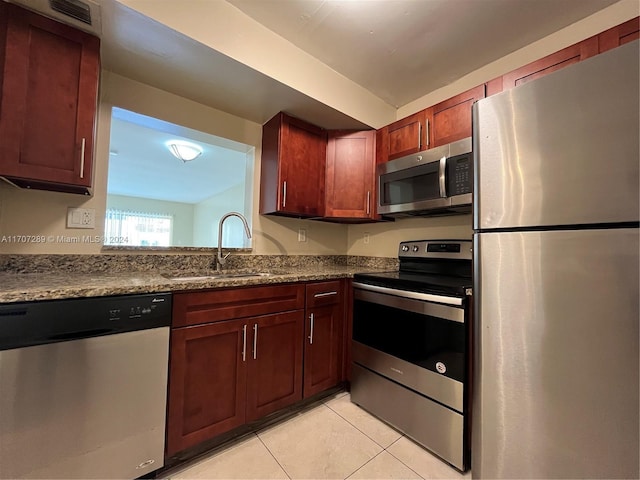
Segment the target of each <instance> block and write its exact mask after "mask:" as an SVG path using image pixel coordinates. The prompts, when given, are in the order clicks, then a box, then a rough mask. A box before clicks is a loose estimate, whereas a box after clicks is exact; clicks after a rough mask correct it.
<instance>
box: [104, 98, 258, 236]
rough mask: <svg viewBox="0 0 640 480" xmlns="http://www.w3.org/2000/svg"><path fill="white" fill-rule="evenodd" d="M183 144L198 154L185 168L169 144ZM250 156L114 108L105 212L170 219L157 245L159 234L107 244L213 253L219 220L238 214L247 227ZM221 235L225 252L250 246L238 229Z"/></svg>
mask: <svg viewBox="0 0 640 480" xmlns="http://www.w3.org/2000/svg"><path fill="white" fill-rule="evenodd" d="M183 142H189V143H192V144H197V146H198V149H199V151H201V154H200V155H198V156H197V157H196V158H194V159H193V160H191V161H184V160H181V159H178V158H176V156H174V153H172V149H171V148H170V147H169V145H170V144H172V143H183ZM254 155H255V148H254V147H253V146H251V145H247V144H243V143H238V142H235V141H232V140H228V139H225V138H222V137H217V136H215V135H212V134H209V133H204V132H199V131H196V130H192V129H190V128H187V127H183V126H180V125H176V124H172V123H169V122H166V121H163V120H160V119H157V118H153V117H148V116H145V115H142V114H139V113H135V112H131V111H128V110H124V109H122V108H118V107H113V108H112V113H111V139H110V144H109V171H108V178H107V205H106V206H107V210H117V211H123V212H127V213H129V214H132V213H133V212H146V213H149V214H150V213H152V212H155V213H159V212H161V213H162V214H164V218H171V219H172V220H171V227H170V233H167V234H166V236H161V237H162V239H160V238H159V237H160V235H159V234H158V236H145V237H144V238H142V237H140V238H138V239H137V240H136V239H131V238H127V239H126V240H127V241H128V242H134V243H124V242H123V240H125V238H123V239H120V238H118V235H117V234H116V236H115V237H114V239H115V240H117V242H114V241H111V239H110V238H108V237H109V233H108V232H107V235H105V237H106V238H105V240H106V241H105V245H107V246H118V245H132V246H134V245H135V246H136V247H143V248H144V247H154V246H167V247H178V248H180V247H202V248H215V247H216V246H217V244H218V230H217V226H218V222H219V221H220V218H222V216H223V215H224V214H226V213H228V212H240V213H242V214H243V215H244V216H245V217H246V218H247V219H248V220H249V222H251V206H252V203H253V200H252V197H253V164H254ZM162 216H163V215H159V216H157V217H155V218H156V221H159V220H158V219H159V218H160V217H162ZM106 222H107V225H108V223H109V222H110V220H109V218H108V217H107V219H106ZM139 228H143V227H139ZM149 228H150V227H149ZM162 228H165V227H162ZM116 232H117V231H116ZM156 233H158V232H156ZM224 233H225V237H224V238H223V239H222V240H223V245H222V246H223V247H225V248H250V247H251V241H250V240H248V239H246V238H245V235H244V229H243V226H242V222H240V221H237V222H234V221H231V222H229V224H228V225H225V232H224ZM166 238H168V239H169V242H170V243H164V242H165V239H166ZM155 242H157V243H155Z"/></svg>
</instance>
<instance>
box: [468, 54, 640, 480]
mask: <svg viewBox="0 0 640 480" xmlns="http://www.w3.org/2000/svg"><path fill="white" fill-rule="evenodd" d="M639 58H640V54H639V48H638V41H635V42H632V43H629V44H627V45H624V46H621V47H619V48H616V49H615V50H611V51H609V52H607V53H603V54H601V55H597V56H595V57H593V58H590V59H588V60H585V61H583V62H580V63H578V64H575V65H572V66H569V67H566V68H564V69H562V70H560V71H558V72H555V73H552V74H550V75H548V76H546V77H543V78H540V79H538V80H534V81H531V82H529V83H526V84H524V85H521V86H519V87H516V88H514V89H512V90H509V91H505V92H503V93H501V94H499V95H495V96H493V97H490V98H487V99H484V100H481V101H479V102H477V104H476V105H475V106H474V111H473V120H474V134H473V135H474V136H473V149H474V168H475V175H476V177H475V184H474V218H473V222H474V304H475V315H476V320H475V325H474V329H473V332H474V343H473V345H474V353H473V358H474V367H473V372H474V373H473V409H472V416H473V421H472V449H471V457H472V467H471V472H472V476H473V478H492V479H495V478H536V479H540V478H581V479H582V478H638V477H639V475H640V472H639V466H638V464H639V460H638V459H639V451H640V445H639V441H638V436H639V434H638V431H639V416H638V410H639V406H640V401H639V396H638V388H639V387H638V378H639V371H638V364H639V353H638V336H639V330H638V323H639V320H638V318H639V309H638V304H639V283H638V276H639V275H638V272H639V269H640V260H639V251H640V244H639V234H638V221H639V219H640V215H639V211H640V208H639V205H640V198H639V190H638V184H639V164H640V152H639V148H638V143H639V134H640V124H639V122H638V116H639V115H638V112H639V110H640V106H639V99H638V91H639V90H640V80H639V78H638V59H639Z"/></svg>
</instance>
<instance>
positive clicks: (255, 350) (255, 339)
mask: <svg viewBox="0 0 640 480" xmlns="http://www.w3.org/2000/svg"><path fill="white" fill-rule="evenodd" d="M256 358H258V324H257V323H254V324H253V359H254V360H255V359H256Z"/></svg>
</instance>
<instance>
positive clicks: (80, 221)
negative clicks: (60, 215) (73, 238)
mask: <svg viewBox="0 0 640 480" xmlns="http://www.w3.org/2000/svg"><path fill="white" fill-rule="evenodd" d="M67 228H96V210H95V209H94V208H75V207H69V208H68V209H67Z"/></svg>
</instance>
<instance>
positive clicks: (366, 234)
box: [362, 232, 369, 245]
mask: <svg viewBox="0 0 640 480" xmlns="http://www.w3.org/2000/svg"><path fill="white" fill-rule="evenodd" d="M362 241H363V242H364V244H365V245H369V232H364V235H363V236H362Z"/></svg>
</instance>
